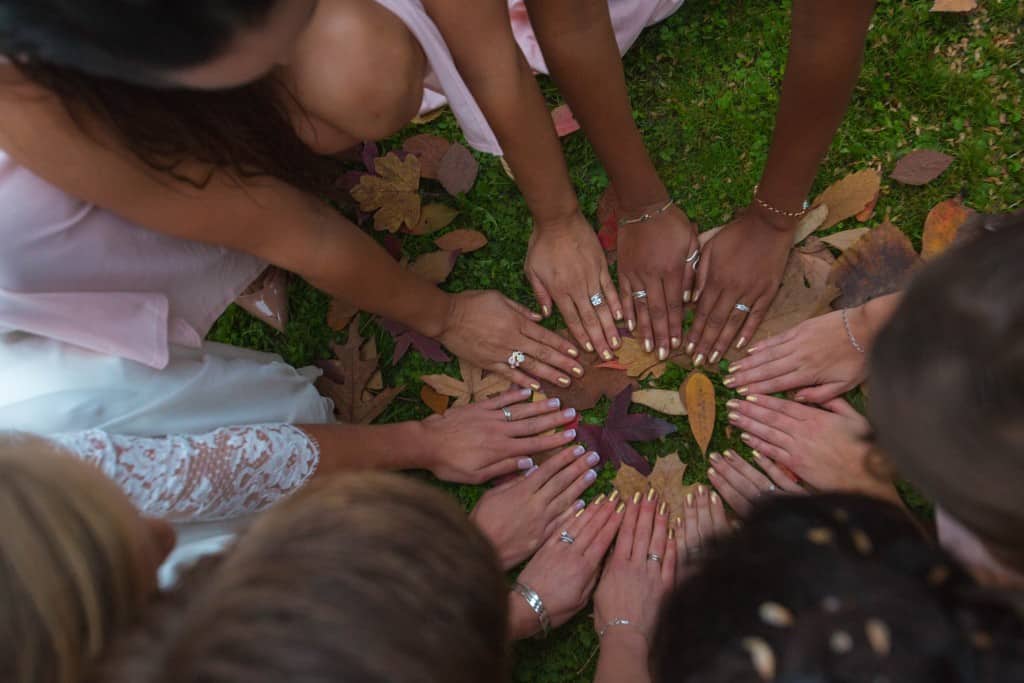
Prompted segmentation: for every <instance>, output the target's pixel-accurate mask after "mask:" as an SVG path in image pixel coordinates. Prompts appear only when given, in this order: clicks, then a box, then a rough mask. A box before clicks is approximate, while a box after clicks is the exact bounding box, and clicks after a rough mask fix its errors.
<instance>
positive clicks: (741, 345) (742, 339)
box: [736, 337, 747, 349]
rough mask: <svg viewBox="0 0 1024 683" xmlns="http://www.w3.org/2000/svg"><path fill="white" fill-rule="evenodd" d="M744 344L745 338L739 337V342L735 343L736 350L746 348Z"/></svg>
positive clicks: (745, 342)
mask: <svg viewBox="0 0 1024 683" xmlns="http://www.w3.org/2000/svg"><path fill="white" fill-rule="evenodd" d="M746 344H747V338H746V337H740V340H739V341H738V342H736V348H737V349H742V348H743V347H744V346H746Z"/></svg>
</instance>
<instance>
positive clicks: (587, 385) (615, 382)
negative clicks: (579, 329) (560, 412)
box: [542, 328, 640, 412]
mask: <svg viewBox="0 0 1024 683" xmlns="http://www.w3.org/2000/svg"><path fill="white" fill-rule="evenodd" d="M555 333H556V334H558V335H559V336H560V337H562V338H563V339H565V340H567V341H568V340H569V339H570V334H569V330H567V329H565V328H562V329H559V330H555ZM571 343H572V342H571ZM580 351H581V353H580V356H579V357H578V358H577V359H576V362H578V363H579V364H580V367H582V368H583V371H584V373H583V377H579V378H575V377H574V378H573V381H572V384H570V385H569V386H567V387H563V386H561V385H559V384H551V383H550V382H547V381H544V382H542V384H543V387H544V393H545V394H547V395H548V396H550V397H551V398H557V399H560V400H561V401H562V405H564V406H566V407H569V408H575V409H576V410H577V411H580V412H582V411H584V410H590V409H591V408H593V407H594V406H596V405H597V402H598V401H600V400H601V398H602V397H605V398H608V399H613V398H615V397H616V396H618V395H619V393H620V392H621V391H622V390H623V389H625V388H626V387H630V386H631V387H633V388H639V386H640V385H639V384H638V383H637V381H636V380H634V379H633V378H632V377H629V376H628V375H627V374H626V373H625V372H622V370H621V369H619V368H612V367H608V363H606V362H604V361H603V360H602V359H601V358H600V357H599V356H598V355H597V353H596V352H595V351H585V350H582V349H581V350H580Z"/></svg>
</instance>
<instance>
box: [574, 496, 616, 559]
mask: <svg viewBox="0 0 1024 683" xmlns="http://www.w3.org/2000/svg"><path fill="white" fill-rule="evenodd" d="M606 506H607V507H608V508H609V509H610V508H611V507H612V506H611V504H606ZM624 512H625V508H624V507H616V508H615V509H614V510H613V511H611V514H610V515H609V517H608V519H607V520H606V521H605V522H604V524H603V525H602V526H601V527H600V528H599V529H597V530H596V532H597V533H596V535H595V536H594V537H593V539H592V540H591V541H590V542H589V543H587V545H586V546H585V548H586V550H584V551H583V556H584V557H586V558H588V559H590V560H591V561H592V562H593V563H594V565H595V566H596V565H597V564H598V563H600V561H601V558H603V557H604V556H605V554H607V553H608V548H609V547H611V544H612V541H614V540H615V536H616V534H618V533H619V529H620V528H621V525H622V524H623V523H624V519H623V518H624V516H625V515H624Z"/></svg>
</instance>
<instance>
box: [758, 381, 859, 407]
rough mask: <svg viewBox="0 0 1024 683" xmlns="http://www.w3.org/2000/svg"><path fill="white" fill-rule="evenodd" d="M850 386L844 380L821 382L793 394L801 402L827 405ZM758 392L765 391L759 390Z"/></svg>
mask: <svg viewBox="0 0 1024 683" xmlns="http://www.w3.org/2000/svg"><path fill="white" fill-rule="evenodd" d="M791 388H793V387H791ZM848 388H849V386H848V385H847V384H845V383H843V382H828V383H826V384H819V385H818V386H814V387H808V388H806V389H801V390H800V391H798V392H797V393H796V395H795V396H793V398H794V399H796V400H797V401H799V402H801V403H813V404H818V405H825V404H826V403H829V402H830V401H832V400H833V399H835V398H837V397H839V396H842V395H843V394H844V393H845V392H846V390H847V389H848ZM782 391H787V389H782ZM758 393H764V392H763V391H758ZM772 393H777V392H772Z"/></svg>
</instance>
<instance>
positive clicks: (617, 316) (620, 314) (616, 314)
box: [615, 311, 622, 320]
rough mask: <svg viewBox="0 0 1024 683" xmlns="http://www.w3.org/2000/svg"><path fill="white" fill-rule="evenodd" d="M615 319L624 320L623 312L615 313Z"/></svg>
mask: <svg viewBox="0 0 1024 683" xmlns="http://www.w3.org/2000/svg"><path fill="white" fill-rule="evenodd" d="M615 319H616V320H622V311H615Z"/></svg>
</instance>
